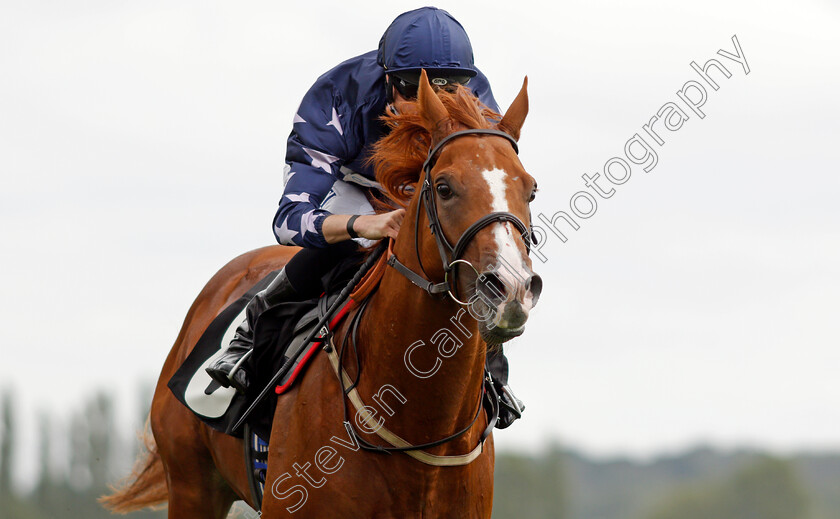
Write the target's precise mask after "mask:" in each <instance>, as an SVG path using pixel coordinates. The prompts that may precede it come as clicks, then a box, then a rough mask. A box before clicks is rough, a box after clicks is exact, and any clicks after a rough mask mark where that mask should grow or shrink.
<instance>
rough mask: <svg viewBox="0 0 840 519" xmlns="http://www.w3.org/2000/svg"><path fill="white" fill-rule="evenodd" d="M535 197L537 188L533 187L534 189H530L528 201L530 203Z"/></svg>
mask: <svg viewBox="0 0 840 519" xmlns="http://www.w3.org/2000/svg"><path fill="white" fill-rule="evenodd" d="M535 198H537V188H534V190H533V191H531V196H530V197H529V198H528V203H529V204H530V203H531V202H533V201H534V199H535Z"/></svg>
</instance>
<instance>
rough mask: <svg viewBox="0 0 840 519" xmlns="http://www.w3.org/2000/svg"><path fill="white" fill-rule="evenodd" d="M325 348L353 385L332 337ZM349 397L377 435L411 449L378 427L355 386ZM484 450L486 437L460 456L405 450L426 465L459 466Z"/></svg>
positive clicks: (407, 444) (342, 373)
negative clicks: (341, 363)
mask: <svg viewBox="0 0 840 519" xmlns="http://www.w3.org/2000/svg"><path fill="white" fill-rule="evenodd" d="M325 349H326V352H327V356H328V357H329V359H330V365H331V366H332V367H333V371H335V374H336V376H340V377H342V379H343V380H344V383H345V386H351V385H352V380H351V379H350V377H349V376H348V375H347V373H346V372H345V371H344V369H342V368H341V367H340V366H339V364H338V353H337V350H336V348H335V344H333V341H332V337H330V348H325ZM347 397H348V398H350V402H352V404H353V407H355V408H356V413H357V414H359V415H361V416H362V419H363V420H364V421H365V423H367V425H368V427H370V428H371V429H373V430H375V431H376V435H377V436H379V437H380V438H382V439H383V440H385V441H386V442H388V443H389V444H390V445H391V446H392V447H397V448H400V449H411V447H412V445H411V444H410V443H408V442H407V441H405V440H403V439H402V438H400V437H399V436H397V435H396V434H394V433H393V432H391V431H389V430H388V429H387V428H385V427H384V426H381V427H379V428H377V426H378V425H379V423H378V422H377V421H376V420H375V419H374V418H373V416H372V415H371V414H370V413H369V412H368V410H367V409H365V404H364V402H362V398H361V397H360V396H359V392H358V391H356V388H355V387H354V388H353V389H351V390H350V392H348V393H347ZM483 450H484V439H482V440H481V441H480V442H479V444H478V445H476V447H475V448H474V449H473V450H472V451H470V452H469V453H467V454H461V455H460V456H438V455H436V454H429V453H428V452H426V451H422V450H406V451H403V452H405V453H406V454H408V455H409V456H411V457H412V458H414V459H416V460H417V461H420V462H422V463H425V464H426V465H433V466H435V467H458V466H461V465H468V464H469V463H472V461H473V460H475V459H476V458H477V457H479V456H480V455H481V453H482V451H483Z"/></svg>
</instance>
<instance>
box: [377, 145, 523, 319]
mask: <svg viewBox="0 0 840 519" xmlns="http://www.w3.org/2000/svg"><path fill="white" fill-rule="evenodd" d="M464 135H495V136H497V137H502V138H504V139H506V140H507V141H508V142H510V144H511V146H513V151H515V152H516V153H517V154H519V146H518V145H517V144H516V139H514V138H513V137H511V136H510V135H508V134H507V133H505V132H503V131H501V130H492V129H472V130H461V131H457V132H454V133H451V134H449V135H447V136H446V137H444V138H443V139H441V140H440V142H438V143H437V144H436V145H435V146H434V147H432V148H431V149H430V150H429V155H428V156H427V157H426V161H425V162H424V163H423V183H422V186H421V187H420V193H419V196H420V204H421V205H423V207H424V208H425V210H426V217H427V219H428V220H429V229H430V230H431V232H432V236H434V237H435V242H436V243H437V248H438V252H439V253H440V260H441V264H442V265H443V272H444V279H443V281H442V282H440V283H434V282H432V281H429V280H428V274H426V269H425V268H423V261H422V260H421V259H420V247H419V235H420V232H419V225H420V223H419V222H420V218H419V215H417V217H416V218H415V219H414V250H415V251H416V253H417V261H418V262H419V264H420V270H421V271H422V272H423V275H420V274H418V273H416V272H414V271H413V270H411V269H410V268H408V267H406V266H405V265H404V264H403V263H401V262H400V261H399V260H398V259H397V257H396V256H395V255H394V254H391V255H390V257H389V258H388V265H390V266H392V267H394V268H395V269H396V270H397V271H398V272H399V273H401V274H402V275H403V276H405V277H406V278H408V280H409V281H411V282H412V283H414V284H415V285H417V286H418V287H420V288H422V289H423V290H425V291H426V292H428V293H429V294H430V295H432V296H438V295H441V294H449V296H450V297H451V298H452V300H453V301H455V302H456V303H458V304H460V305H463V306H466V305H467V304H468V303H466V302H463V301H460V300H459V299H458V298H457V297H456V296H455V294H454V292H453V285H455V282H454V270H455V266H456V265H457V264H458V263H464V264H466V265H468V266H470V267H471V268H472V269H473V270H474V271H475V272H476V274H478V270H477V269H476V268H475V266H473V265H472V264H471V263H470V262H468V261H467V260H464V259H461V256H462V255H463V254H464V251H465V250H466V249H467V246H468V245H469V244H470V242H471V241H472V239H473V238H475V235H476V234H478V232H479V231H480V230H481V229H483V228H484V227H487V226H488V225H490V224H492V223H496V222H510V223H511V224H513V226H514V227H516V228H517V229H518V230H519V232H520V233H521V235H522V239H523V240H524V242H525V248H526V249H527V250H528V252H529V253H530V251H531V236H532V233H531V232H530V230H529V229H528V227H526V226H525V224H524V223H522V220H520V219H519V218H518V217H517V216H516V215H515V214H513V213H509V212H507V211H495V212H492V213H488V214H486V215H484V216H482V217H481V218H479V219H478V220H477V221H476V222H474V223H473V224H472V225H470V226H469V227H467V230H466V231H464V233H463V234H461V236H460V237H459V238H458V241H457V242H456V243H455V246H454V247H453V246H452V245H451V244H450V243H449V240H448V239H447V238H446V235H445V234H444V232H443V227H442V226H441V223H440V217H439V216H438V212H437V204H436V202H435V194H434V190H433V189H432V183H431V171H432V168H433V167H434V165H435V162H436V161H437V156H438V153H439V152H440V150H441V148H443V147H444V146H445V145H446V144H447V143H449V142H451V141H453V140H455V139H457V138H458V137H462V136H464ZM450 275H452V278H453V280H450Z"/></svg>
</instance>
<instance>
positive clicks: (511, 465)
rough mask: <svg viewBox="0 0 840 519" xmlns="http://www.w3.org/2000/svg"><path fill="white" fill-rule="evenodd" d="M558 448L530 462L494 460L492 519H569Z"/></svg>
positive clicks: (505, 458) (508, 458)
mask: <svg viewBox="0 0 840 519" xmlns="http://www.w3.org/2000/svg"><path fill="white" fill-rule="evenodd" d="M564 480H565V478H564V473H563V453H562V451H560V449H559V448H552V449H549V450H548V451H547V452H545V453H544V454H542V455H541V456H539V458H532V457H530V456H522V455H517V454H499V455H497V456H496V471H495V485H494V491H493V492H494V497H493V518H494V519H513V518H515V519H531V518H533V519H565V518H567V517H569V514H568V506H567V496H566V492H565V481H564Z"/></svg>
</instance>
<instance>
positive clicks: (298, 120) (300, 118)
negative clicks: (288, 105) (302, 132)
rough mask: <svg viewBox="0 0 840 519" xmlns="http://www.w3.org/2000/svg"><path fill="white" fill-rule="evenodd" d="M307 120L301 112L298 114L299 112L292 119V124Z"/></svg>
mask: <svg viewBox="0 0 840 519" xmlns="http://www.w3.org/2000/svg"><path fill="white" fill-rule="evenodd" d="M305 122H306V120H305V119H304V118H303V117H301V116H300V114H298V113H296V114H295V118H294V119H292V124H297V123H305Z"/></svg>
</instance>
